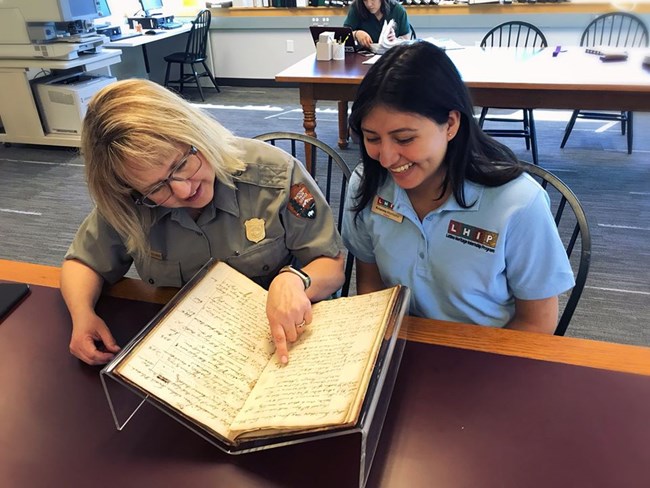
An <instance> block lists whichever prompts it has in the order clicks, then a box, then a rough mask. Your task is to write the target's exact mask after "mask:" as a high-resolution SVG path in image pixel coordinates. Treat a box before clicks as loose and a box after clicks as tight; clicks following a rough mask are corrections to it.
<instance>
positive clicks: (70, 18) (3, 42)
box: [0, 0, 106, 60]
mask: <svg viewBox="0 0 650 488" xmlns="http://www.w3.org/2000/svg"><path fill="white" fill-rule="evenodd" d="M95 1H96V0H2V1H0V58H47V59H61V60H69V59H75V58H78V57H79V55H80V54H93V53H97V52H100V51H101V49H102V45H103V44H104V42H105V40H106V38H105V37H103V36H99V35H97V34H96V32H95V29H94V26H93V23H92V20H93V19H94V18H96V17H97V16H98V13H97V4H96V3H95Z"/></svg>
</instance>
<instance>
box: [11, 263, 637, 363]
mask: <svg viewBox="0 0 650 488" xmlns="http://www.w3.org/2000/svg"><path fill="white" fill-rule="evenodd" d="M59 278H60V268H58V267H54V266H45V265H39V264H30V263H23V262H17V261H7V260H0V280H5V281H16V282H23V283H30V284H34V285H41V286H47V287H54V288H58V287H59ZM175 292H176V290H175V289H171V288H154V287H152V286H150V285H148V284H146V283H144V282H142V281H140V280H137V279H129V278H125V279H123V280H122V281H120V282H119V283H117V284H116V285H114V286H112V287H109V288H107V290H106V293H108V294H109V295H111V296H116V297H119V298H127V299H137V300H142V301H148V302H152V303H166V302H167V301H168V300H169V299H170V298H171V297H172V296H173V295H174V293H175ZM621 326H624V324H622V325H621ZM402 329H403V335H405V336H406V338H407V339H408V340H411V341H417V342H423V343H428V344H436V345H441V346H449V347H456V348H460V349H469V350H475V351H484V352H491V353H496V354H503V355H506V356H516V357H524V358H531V359H539V360H545V361H551V362H558V363H565V364H574V365H578V366H587V367H593V368H601V369H607V370H611V371H620V372H626V373H636V374H642V375H649V376H650V348H647V347H640V346H632V345H624V344H614V343H608V342H601V341H593V340H588V339H579V338H574V337H557V336H549V335H545V334H536V333H531V332H519V331H513V330H506V329H500V328H493V327H481V326H475V325H468V324H460V323H455V322H445V321H440V320H431V319H423V318H417V317H407V318H406V320H405V321H404V323H403V325H402ZM569 330H570V329H569Z"/></svg>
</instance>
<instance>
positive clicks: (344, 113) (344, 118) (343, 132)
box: [338, 100, 349, 149]
mask: <svg viewBox="0 0 650 488" xmlns="http://www.w3.org/2000/svg"><path fill="white" fill-rule="evenodd" d="M338 110H339V147H340V148H341V149H345V148H346V147H348V136H349V134H348V132H349V129H348V102H347V101H345V100H339V101H338Z"/></svg>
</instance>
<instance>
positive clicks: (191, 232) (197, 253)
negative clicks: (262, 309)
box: [66, 139, 344, 288]
mask: <svg viewBox="0 0 650 488" xmlns="http://www.w3.org/2000/svg"><path fill="white" fill-rule="evenodd" d="M239 144H241V146H242V147H243V148H244V149H245V156H244V158H243V160H244V161H245V162H246V164H247V168H246V170H245V171H243V172H241V173H240V174H237V175H236V176H235V177H234V179H235V186H236V188H234V189H232V188H229V187H227V186H225V185H223V184H221V183H219V182H218V181H216V182H215V192H214V199H213V201H212V203H211V204H210V205H208V206H207V207H206V208H205V209H204V210H203V212H202V213H201V215H200V216H199V218H198V220H197V221H194V220H193V219H192V218H191V217H190V215H189V213H188V212H187V211H186V210H185V209H183V208H164V207H158V208H155V209H149V208H147V207H138V210H139V211H140V212H141V214H142V216H143V218H144V221H145V222H146V223H147V224H146V226H147V227H148V229H147V230H145V234H147V235H148V236H149V241H150V244H151V257H150V259H134V256H131V255H129V254H128V253H127V251H126V247H125V246H124V243H123V240H122V239H121V237H120V236H119V235H118V233H117V232H116V231H115V230H114V229H113V228H112V227H111V226H109V225H108V223H107V222H106V221H105V220H104V219H103V218H102V216H101V215H100V214H99V212H98V211H97V209H94V210H93V211H92V212H91V213H90V215H88V217H87V218H86V219H85V221H84V222H83V223H82V225H81V227H80V228H79V230H78V231H77V234H76V236H75V238H74V240H73V242H72V244H71V245H70V248H69V249H68V253H67V254H66V259H77V260H79V261H81V262H83V263H85V264H86V265H88V266H89V267H91V268H92V269H93V270H95V271H96V272H97V273H99V274H100V275H101V276H102V277H103V278H104V279H105V280H106V281H108V282H109V283H114V282H116V281H117V280H119V279H120V278H121V277H123V276H124V274H125V273H126V272H127V271H128V270H129V268H130V267H131V264H132V263H135V266H136V269H137V271H138V274H139V275H140V277H141V278H142V279H143V280H145V281H147V282H148V283H150V284H152V285H155V286H175V287H180V286H182V285H183V284H185V283H186V282H187V281H189V280H190V278H191V277H192V276H193V275H194V274H195V273H196V272H197V271H198V270H199V269H200V268H201V266H203V265H204V264H205V263H206V262H207V261H208V260H209V259H210V258H216V259H219V260H222V261H225V262H226V263H228V264H229V265H230V266H232V267H233V268H235V269H237V270H238V271H240V272H241V273H243V274H245V275H246V276H248V277H249V278H251V279H253V280H254V281H256V282H257V283H259V284H260V285H262V286H263V287H265V288H268V286H269V285H270V283H271V281H272V280H273V278H274V277H275V276H276V274H277V272H278V271H279V270H280V268H281V267H282V266H284V265H286V264H290V263H292V262H297V264H299V265H306V264H308V263H309V262H311V261H312V260H314V259H315V258H318V257H320V256H328V257H335V256H337V255H338V254H339V252H341V251H342V250H343V249H344V246H343V244H342V241H341V237H340V236H339V233H338V232H337V230H336V226H335V223H334V218H333V216H332V212H331V210H330V208H329V206H328V205H327V202H326V200H325V197H324V196H323V195H322V193H321V192H320V190H319V189H318V186H317V185H316V183H315V182H314V181H313V179H312V178H311V176H310V175H309V173H307V171H306V170H305V168H304V167H303V165H302V164H301V163H300V162H299V161H297V160H295V159H294V158H292V157H291V156H290V155H289V154H287V153H285V152H284V151H282V150H280V149H278V148H275V147H273V146H271V145H270V144H268V143H265V142H261V141H256V140H252V139H240V140H239ZM310 197H311V198H310ZM256 219H259V220H256ZM256 241H257V242H256Z"/></svg>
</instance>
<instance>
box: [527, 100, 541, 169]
mask: <svg viewBox="0 0 650 488" xmlns="http://www.w3.org/2000/svg"><path fill="white" fill-rule="evenodd" d="M527 110H530V113H529V116H528V123H529V126H530V147H531V148H532V152H533V164H535V165H537V166H539V156H538V154H537V129H536V127H535V119H534V118H533V111H532V109H527Z"/></svg>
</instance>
